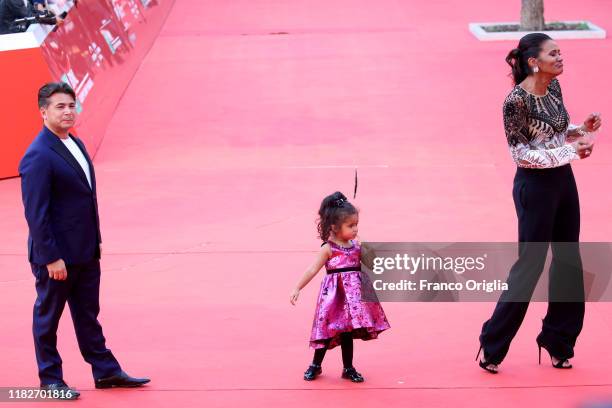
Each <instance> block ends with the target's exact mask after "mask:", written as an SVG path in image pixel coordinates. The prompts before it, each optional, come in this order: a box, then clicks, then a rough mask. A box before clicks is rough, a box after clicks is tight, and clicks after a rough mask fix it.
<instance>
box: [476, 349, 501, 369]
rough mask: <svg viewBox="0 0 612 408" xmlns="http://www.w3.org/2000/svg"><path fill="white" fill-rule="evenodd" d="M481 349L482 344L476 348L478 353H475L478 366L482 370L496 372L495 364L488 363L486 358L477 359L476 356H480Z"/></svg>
mask: <svg viewBox="0 0 612 408" xmlns="http://www.w3.org/2000/svg"><path fill="white" fill-rule="evenodd" d="M481 351H482V346H480V348H479V349H478V353H477V354H476V361H478V365H479V366H480V368H482V369H483V370H485V371H487V372H489V373H491V374H497V364H494V363H489V362H488V361H487V360H479V359H478V356H480V352H481ZM483 357H484V356H483Z"/></svg>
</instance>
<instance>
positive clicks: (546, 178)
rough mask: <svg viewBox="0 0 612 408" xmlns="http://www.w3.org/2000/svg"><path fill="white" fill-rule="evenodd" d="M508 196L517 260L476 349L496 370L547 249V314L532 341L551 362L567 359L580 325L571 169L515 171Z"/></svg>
mask: <svg viewBox="0 0 612 408" xmlns="http://www.w3.org/2000/svg"><path fill="white" fill-rule="evenodd" d="M512 195H513V198H514V205H515V207H516V213H517V216H518V234H519V258H518V260H517V261H516V263H515V264H514V265H513V266H512V268H511V270H510V274H509V276H508V279H507V283H508V291H506V292H504V293H503V294H502V295H501V297H500V299H499V301H498V303H497V306H496V307H495V310H494V311H493V315H492V316H491V318H490V319H489V320H487V321H486V322H485V323H484V324H483V326H482V332H481V334H480V344H481V345H482V347H483V350H484V356H485V359H486V360H487V361H489V362H491V363H493V364H499V363H501V362H502V360H503V359H504V358H505V357H506V354H507V353H508V349H509V348H510V343H511V341H512V339H513V338H514V336H515V335H516V333H517V331H518V329H519V327H520V326H521V323H522V322H523V318H524V317H525V313H526V312H527V307H528V306H529V299H530V298H531V295H532V294H533V291H534V289H535V286H536V284H537V282H538V279H539V278H540V275H541V274H542V271H543V269H544V264H545V262H546V254H547V252H548V248H549V246H550V247H551V250H552V255H553V259H552V262H551V266H550V271H549V282H550V283H549V287H548V295H549V302H548V310H547V312H546V316H545V317H544V319H543V322H542V330H541V332H540V334H539V335H538V337H537V339H536V341H537V343H538V344H540V345H542V346H544V347H545V348H546V349H548V350H549V351H550V353H551V354H552V355H553V356H554V357H556V358H559V359H566V358H571V357H573V356H574V346H575V344H576V339H577V337H578V335H579V334H580V331H581V330H582V323H583V319H584V282H583V274H582V262H581V260H580V252H579V247H578V238H579V234H580V206H579V201H578V190H577V188H576V181H575V179H574V175H573V173H572V168H571V167H570V165H565V166H562V167H557V168H552V169H524V168H518V169H517V172H516V176H515V178H514V188H513V191H512ZM549 243H550V245H549ZM534 350H535V347H534Z"/></svg>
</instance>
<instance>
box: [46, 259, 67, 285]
mask: <svg viewBox="0 0 612 408" xmlns="http://www.w3.org/2000/svg"><path fill="white" fill-rule="evenodd" d="M47 271H49V277H50V278H51V279H55V280H66V279H67V278H68V271H67V270H66V264H65V263H64V260H63V259H58V260H57V261H55V262H52V263H50V264H48V265H47Z"/></svg>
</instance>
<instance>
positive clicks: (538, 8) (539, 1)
mask: <svg viewBox="0 0 612 408" xmlns="http://www.w3.org/2000/svg"><path fill="white" fill-rule="evenodd" d="M542 30H544V0H521V31H542Z"/></svg>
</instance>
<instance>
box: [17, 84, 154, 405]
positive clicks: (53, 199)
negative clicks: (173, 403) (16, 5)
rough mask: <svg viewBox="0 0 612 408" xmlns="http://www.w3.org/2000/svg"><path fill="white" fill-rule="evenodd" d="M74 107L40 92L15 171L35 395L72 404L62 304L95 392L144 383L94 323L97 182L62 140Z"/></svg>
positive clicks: (59, 92) (80, 155) (79, 152)
mask: <svg viewBox="0 0 612 408" xmlns="http://www.w3.org/2000/svg"><path fill="white" fill-rule="evenodd" d="M75 100H76V98H75V93H74V91H73V90H72V88H71V87H70V86H69V85H68V84H65V83H48V84H46V85H44V86H43V87H42V88H40V90H39V92H38V105H39V108H40V112H41V114H42V117H43V120H44V127H43V129H42V131H41V132H40V133H39V134H38V136H37V137H36V139H35V140H34V141H33V142H32V144H31V145H30V147H29V148H28V150H27V151H26V154H25V156H24V157H23V159H22V160H21V162H20V164H19V173H20V175H21V190H22V197H23V205H24V207H25V216H26V220H27V222H28V227H29V230H30V234H29V237H28V258H29V261H30V264H31V267H32V272H33V273H34V276H35V277H36V293H37V298H36V303H35V304H34V324H33V333H34V346H35V350H36V361H37V363H38V374H39V377H40V384H41V387H42V388H44V389H50V390H55V389H57V390H59V391H62V393H61V394H58V395H63V396H64V397H66V396H67V398H66V399H76V398H77V397H78V396H79V393H78V392H77V391H76V390H74V389H72V388H70V387H68V385H67V384H66V383H65V382H64V379H63V374H62V359H61V358H60V355H59V353H58V351H57V334H56V333H57V326H58V324H59V320H60V316H61V315H62V312H63V310H64V306H65V304H66V302H68V306H69V308H70V314H71V315H72V321H73V323H74V329H75V332H76V337H77V341H78V344H79V349H80V351H81V354H82V355H83V358H84V359H85V361H87V362H88V363H89V364H91V367H92V372H93V377H94V382H95V386H96V388H111V387H137V386H140V385H143V384H146V383H148V382H149V379H147V378H133V377H130V376H129V375H127V374H126V373H125V372H124V371H123V370H122V369H121V367H120V366H119V363H118V362H117V360H116V359H115V357H114V356H113V354H112V353H111V351H110V350H109V349H107V348H106V340H105V339H104V336H103V334H102V327H101V326H100V323H99V322H98V313H99V312H100V302H99V297H100V296H99V295H100V256H101V253H102V239H101V236H100V220H99V217H98V203H97V197H96V193H97V192H96V176H95V173H94V168H93V163H92V161H91V159H90V157H89V155H88V154H87V150H85V145H84V144H83V142H81V140H79V139H78V138H76V137H74V136H72V135H71V134H70V133H69V130H70V128H72V127H73V126H74V122H75V120H76V102H75ZM56 394H57V393H56Z"/></svg>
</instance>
